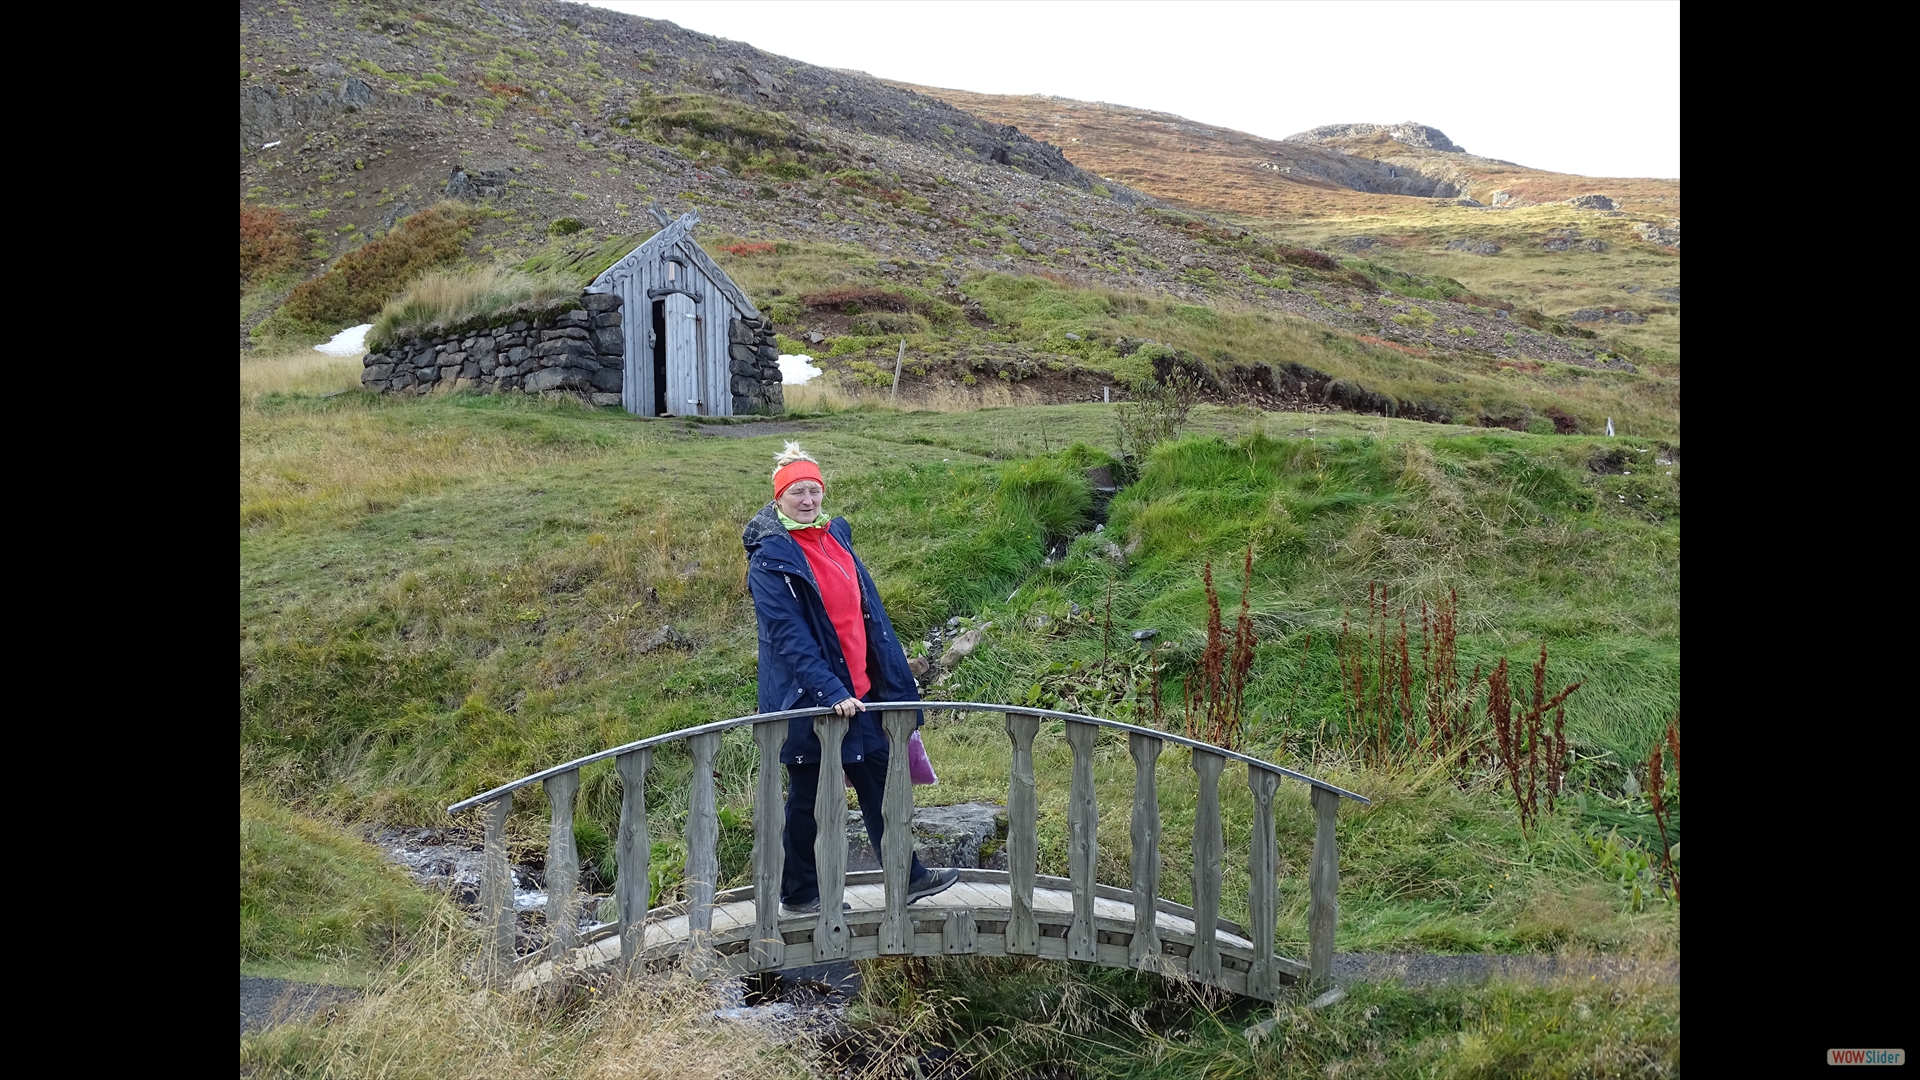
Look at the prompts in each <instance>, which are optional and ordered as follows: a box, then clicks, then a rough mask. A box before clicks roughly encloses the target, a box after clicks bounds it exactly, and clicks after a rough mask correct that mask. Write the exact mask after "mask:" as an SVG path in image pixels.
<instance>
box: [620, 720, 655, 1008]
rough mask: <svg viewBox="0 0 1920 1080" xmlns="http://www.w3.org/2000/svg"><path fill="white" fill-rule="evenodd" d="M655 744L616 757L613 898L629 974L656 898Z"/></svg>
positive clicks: (643, 941)
mask: <svg viewBox="0 0 1920 1080" xmlns="http://www.w3.org/2000/svg"><path fill="white" fill-rule="evenodd" d="M652 765H653V748H652V747H647V748H645V749H641V750H629V751H627V752H626V753H624V754H621V755H620V756H619V757H617V758H614V759H613V767H614V769H615V770H616V771H618V772H619V774H620V835H619V836H618V837H617V838H616V839H615V840H614V848H613V858H614V865H615V866H617V867H618V868H619V870H618V876H617V878H616V879H615V881H614V883H613V896H614V901H615V902H616V904H617V905H618V906H619V908H620V925H619V931H620V965H621V968H622V969H623V970H625V971H626V972H627V973H628V974H632V973H633V972H634V971H636V970H638V964H639V960H640V953H641V952H642V951H643V950H644V949H645V947H646V943H647V942H646V922H647V907H648V905H649V904H650V903H651V902H652V900H653V886H652V883H651V882H650V880H649V872H650V870H651V867H649V866H648V863H649V862H651V861H652V858H653V841H652V839H651V838H650V837H649V836H648V835H647V769H648V768H649V767H651V766H652Z"/></svg>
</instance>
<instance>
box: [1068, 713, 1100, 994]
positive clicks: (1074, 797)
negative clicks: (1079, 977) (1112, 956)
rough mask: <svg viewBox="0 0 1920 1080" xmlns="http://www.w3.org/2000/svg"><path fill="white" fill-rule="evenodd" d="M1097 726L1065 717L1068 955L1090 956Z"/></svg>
mask: <svg viewBox="0 0 1920 1080" xmlns="http://www.w3.org/2000/svg"><path fill="white" fill-rule="evenodd" d="M1099 736H1100V729H1099V728H1097V727H1094V726H1093V725H1092V724H1082V723H1077V722H1075V721H1072V720H1069V721H1067V745H1068V746H1071V747H1072V748H1073V781H1072V784H1071V786H1070V787H1069V789H1068V795H1067V866H1068V872H1069V873H1070V874H1072V876H1073V926H1072V927H1071V928H1070V929H1069V930H1068V931H1067V957H1068V959H1071V960H1093V959H1094V958H1095V957H1096V955H1097V953H1096V951H1095V949H1094V946H1095V945H1096V944H1097V942H1096V939H1095V935H1094V929H1093V897H1094V893H1093V886H1094V884H1095V883H1094V877H1093V875H1094V867H1095V866H1096V865H1097V864H1098V862H1099V854H1100V841H1099V836H1098V831H1099V825H1100V808H1099V807H1098V806H1097V805H1096V804H1095V802H1094V795H1093V747H1094V743H1095V741H1096V740H1097V739H1098V738H1099Z"/></svg>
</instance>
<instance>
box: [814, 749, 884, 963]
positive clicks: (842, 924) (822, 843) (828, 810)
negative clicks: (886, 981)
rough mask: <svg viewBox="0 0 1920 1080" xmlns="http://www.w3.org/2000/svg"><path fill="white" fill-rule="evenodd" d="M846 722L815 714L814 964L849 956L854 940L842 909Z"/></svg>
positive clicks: (844, 891) (845, 831) (844, 848)
mask: <svg viewBox="0 0 1920 1080" xmlns="http://www.w3.org/2000/svg"><path fill="white" fill-rule="evenodd" d="M847 727H848V721H847V718H846V717H844V716H836V715H835V714H833V713H827V714H826V715H825V716H816V717H814V718H813V731H814V734H816V735H818V736H819V737H820V785H819V788H818V790H817V792H816V794H815V796H814V800H813V820H814V822H815V823H816V824H817V826H818V827H819V832H818V833H816V834H815V836H814V841H813V865H814V869H815V871H816V872H817V874H818V876H819V881H820V916H819V918H818V919H817V920H816V921H815V925H814V930H813V959H814V961H815V962H816V963H817V962H819V961H822V960H844V959H846V958H847V955H848V953H847V948H848V944H849V941H850V939H849V937H848V935H847V920H846V917H845V915H844V914H843V913H842V912H841V911H840V902H841V899H842V898H843V896H844V894H845V893H846V888H847V777H846V774H845V773H844V772H842V771H841V768H840V744H841V743H842V742H844V741H845V740H846V737H847ZM876 955H877V954H876Z"/></svg>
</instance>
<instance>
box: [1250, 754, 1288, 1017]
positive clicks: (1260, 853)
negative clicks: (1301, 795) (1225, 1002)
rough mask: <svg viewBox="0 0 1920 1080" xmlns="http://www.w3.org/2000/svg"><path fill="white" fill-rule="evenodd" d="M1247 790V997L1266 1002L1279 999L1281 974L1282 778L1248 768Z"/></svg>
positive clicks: (1275, 774) (1261, 770)
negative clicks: (1278, 796) (1276, 936)
mask: <svg viewBox="0 0 1920 1080" xmlns="http://www.w3.org/2000/svg"><path fill="white" fill-rule="evenodd" d="M1247 787H1248V788H1249V789H1250V790H1251V791H1252V792H1253V857H1252V861H1251V863H1250V864H1249V866H1248V870H1249V873H1250V875H1251V877H1252V879H1253V884H1252V890H1251V892H1249V893H1248V895H1247V923H1248V927H1249V929H1250V931H1251V932H1252V934H1253V967H1252V969H1251V970H1249V971H1248V972H1247V994H1248V996H1250V997H1257V998H1260V999H1261V1000H1263V1001H1272V1000H1274V999H1275V998H1277V997H1279V996H1280V973H1279V970H1278V969H1277V968H1275V967H1274V965H1273V918H1274V907H1275V905H1276V901H1277V899H1278V896H1277V893H1278V890H1279V880H1278V874H1277V871H1276V870H1275V867H1276V865H1277V864H1278V862H1279V861H1280V852H1279V849H1278V848H1277V847H1276V845H1275V840H1274V835H1273V794H1274V792H1276V791H1278V790H1280V774H1279V773H1270V772H1268V771H1267V770H1265V769H1256V768H1254V767H1253V766H1251V765H1249V766H1247Z"/></svg>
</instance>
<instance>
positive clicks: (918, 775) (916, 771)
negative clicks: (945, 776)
mask: <svg viewBox="0 0 1920 1080" xmlns="http://www.w3.org/2000/svg"><path fill="white" fill-rule="evenodd" d="M907 769H908V771H909V772H911V773H912V774H913V782H914V783H916V784H937V783H939V782H940V778H939V777H937V776H935V775H933V762H932V761H930V760H928V759H927V748H926V747H925V746H924V745H922V744H921V742H920V733H919V732H918V731H915V732H914V733H913V736H912V737H911V738H909V739H908V740H907Z"/></svg>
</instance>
